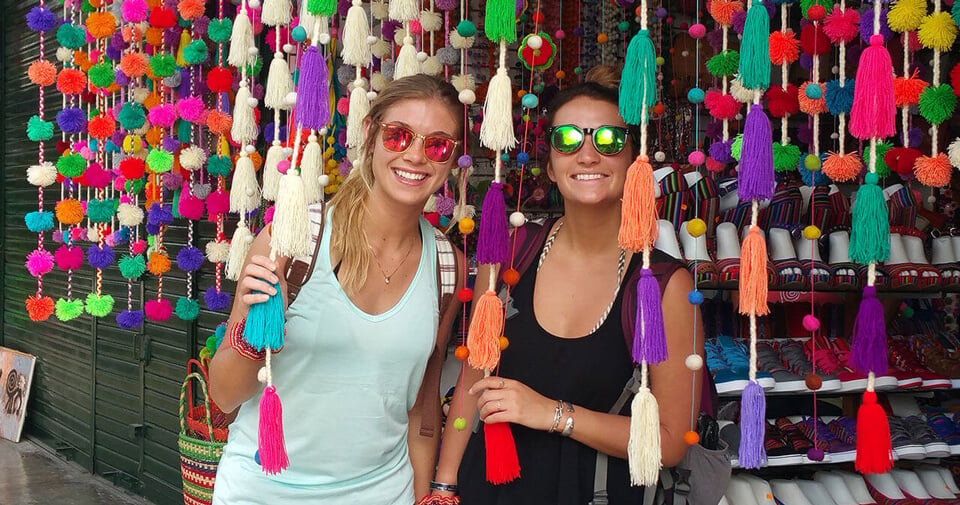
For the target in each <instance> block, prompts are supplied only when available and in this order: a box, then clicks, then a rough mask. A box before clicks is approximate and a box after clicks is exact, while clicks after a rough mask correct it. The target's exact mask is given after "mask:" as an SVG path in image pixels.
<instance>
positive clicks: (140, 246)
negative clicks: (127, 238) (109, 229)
mask: <svg viewBox="0 0 960 505" xmlns="http://www.w3.org/2000/svg"><path fill="white" fill-rule="evenodd" d="M130 250H131V251H133V254H134V255H137V254H143V251H146V250H147V241H146V240H142V239H141V240H135V241H134V242H133V244H131V245H130Z"/></svg>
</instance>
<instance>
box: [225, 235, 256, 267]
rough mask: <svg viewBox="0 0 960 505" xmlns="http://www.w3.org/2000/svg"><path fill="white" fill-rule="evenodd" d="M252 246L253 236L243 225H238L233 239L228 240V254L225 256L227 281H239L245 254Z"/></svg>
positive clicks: (245, 257)
mask: <svg viewBox="0 0 960 505" xmlns="http://www.w3.org/2000/svg"><path fill="white" fill-rule="evenodd" d="M252 244H253V234H252V233H250V228H247V226H246V224H245V223H238V224H237V229H236V231H234V232H233V238H232V239H231V240H230V253H229V256H227V265H226V274H227V279H230V280H232V281H239V280H240V274H241V273H243V262H244V261H245V260H246V259H247V252H249V251H250V246H251V245H252Z"/></svg>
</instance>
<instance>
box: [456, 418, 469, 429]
mask: <svg viewBox="0 0 960 505" xmlns="http://www.w3.org/2000/svg"><path fill="white" fill-rule="evenodd" d="M453 428H454V429H455V430H457V431H463V430H465V429H467V420H466V419H464V418H462V417H458V418H456V419H454V420H453Z"/></svg>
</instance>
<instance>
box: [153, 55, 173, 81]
mask: <svg viewBox="0 0 960 505" xmlns="http://www.w3.org/2000/svg"><path fill="white" fill-rule="evenodd" d="M150 69H151V70H153V75H155V76H157V77H170V76H171V75H173V72H174V71H176V70H177V61H176V60H175V59H174V58H173V55H170V54H166V53H161V54H155V55H153V56H151V57H150Z"/></svg>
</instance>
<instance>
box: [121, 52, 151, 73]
mask: <svg viewBox="0 0 960 505" xmlns="http://www.w3.org/2000/svg"><path fill="white" fill-rule="evenodd" d="M120 71H121V72H123V75H125V76H127V77H129V78H131V79H136V78H137V77H143V76H144V75H145V74H146V73H147V58H146V57H145V56H144V55H143V54H142V53H127V54H124V55H123V56H121V57H120Z"/></svg>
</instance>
